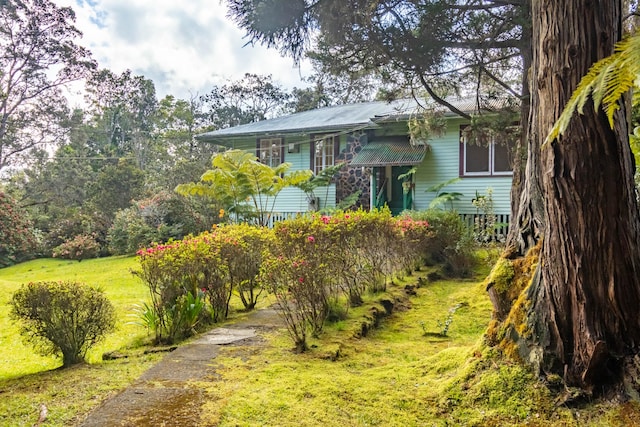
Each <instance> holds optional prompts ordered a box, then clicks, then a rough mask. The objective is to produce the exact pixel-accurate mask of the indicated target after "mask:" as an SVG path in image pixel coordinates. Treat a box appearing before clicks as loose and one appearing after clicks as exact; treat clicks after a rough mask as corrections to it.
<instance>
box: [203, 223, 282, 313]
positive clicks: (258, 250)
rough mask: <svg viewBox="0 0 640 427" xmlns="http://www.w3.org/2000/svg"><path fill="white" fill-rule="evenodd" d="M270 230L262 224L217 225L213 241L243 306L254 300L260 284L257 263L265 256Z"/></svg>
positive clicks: (249, 308)
mask: <svg viewBox="0 0 640 427" xmlns="http://www.w3.org/2000/svg"><path fill="white" fill-rule="evenodd" d="M272 239H273V233H272V231H271V230H270V229H268V228H265V227H254V226H250V225H248V224H233V225H227V226H224V227H221V228H218V232H217V233H216V234H215V238H214V244H215V245H216V246H217V247H219V249H220V257H221V260H222V262H223V263H224V264H225V265H226V267H227V271H228V279H229V286H230V288H231V289H232V291H233V292H234V293H235V294H236V295H237V296H238V297H239V298H240V301H242V304H243V305H244V308H245V309H246V310H252V309H253V308H255V306H256V304H257V303H258V298H259V297H260V295H261V294H262V292H263V290H264V287H263V286H262V284H261V281H260V267H261V266H262V263H263V260H264V259H265V258H267V257H269V255H270V253H269V247H270V244H271V243H272Z"/></svg>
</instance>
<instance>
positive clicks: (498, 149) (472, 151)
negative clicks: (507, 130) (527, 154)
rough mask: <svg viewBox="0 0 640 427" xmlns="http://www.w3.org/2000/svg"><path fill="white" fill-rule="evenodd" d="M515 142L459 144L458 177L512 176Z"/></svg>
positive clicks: (463, 139)
mask: <svg viewBox="0 0 640 427" xmlns="http://www.w3.org/2000/svg"><path fill="white" fill-rule="evenodd" d="M514 148H515V141H511V142H509V143H507V144H504V143H501V144H498V143H494V142H492V143H489V145H477V144H472V143H468V142H467V141H466V139H465V138H462V139H461V142H460V176H501V175H512V174H513V150H514Z"/></svg>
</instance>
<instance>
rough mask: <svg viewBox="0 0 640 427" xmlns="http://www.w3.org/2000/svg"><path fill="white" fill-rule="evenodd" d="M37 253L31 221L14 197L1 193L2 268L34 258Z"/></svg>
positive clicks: (0, 238) (0, 256)
mask: <svg viewBox="0 0 640 427" xmlns="http://www.w3.org/2000/svg"><path fill="white" fill-rule="evenodd" d="M36 251H37V240H36V236H35V234H34V232H33V229H32V224H31V221H30V220H29V218H28V217H27V216H26V215H25V212H24V211H23V210H22V209H20V207H19V206H18V204H17V203H16V201H15V199H14V198H13V197H11V196H9V195H8V194H6V193H4V192H2V191H0V267H6V266H8V265H12V264H14V263H16V262H19V261H22V260H25V259H29V258H33V257H35V256H36V255H37V252H36Z"/></svg>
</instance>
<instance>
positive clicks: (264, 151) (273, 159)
mask: <svg viewBox="0 0 640 427" xmlns="http://www.w3.org/2000/svg"><path fill="white" fill-rule="evenodd" d="M256 151H257V152H256V156H257V157H258V160H259V161H260V163H264V164H265V165H268V166H271V167H274V166H278V165H280V164H281V163H282V162H284V142H283V141H282V138H260V139H258V144H257V147H256Z"/></svg>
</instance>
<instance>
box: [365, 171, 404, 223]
mask: <svg viewBox="0 0 640 427" xmlns="http://www.w3.org/2000/svg"><path fill="white" fill-rule="evenodd" d="M410 168H411V166H384V167H378V168H374V169H375V170H374V174H375V177H376V184H377V185H376V187H377V189H376V203H375V206H376V207H377V208H380V207H383V206H385V205H387V206H389V209H390V210H391V213H392V214H393V215H398V214H400V213H401V212H402V211H403V210H405V209H410V208H411V200H410V199H411V192H408V193H407V194H405V192H404V191H403V189H402V184H403V181H404V180H399V179H398V177H399V176H401V175H404V174H406V173H407V172H408V171H409V169H410ZM407 179H409V180H410V179H411V178H410V177H409V178H407Z"/></svg>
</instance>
